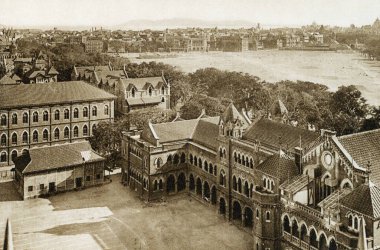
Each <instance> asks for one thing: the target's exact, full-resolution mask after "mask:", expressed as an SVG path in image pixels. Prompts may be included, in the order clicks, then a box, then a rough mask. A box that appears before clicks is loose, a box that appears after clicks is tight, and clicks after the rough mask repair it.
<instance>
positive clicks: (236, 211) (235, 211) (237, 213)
mask: <svg viewBox="0 0 380 250" xmlns="http://www.w3.org/2000/svg"><path fill="white" fill-rule="evenodd" d="M232 219H233V220H239V221H241V206H240V203H239V202H237V201H235V202H234V204H233V207H232Z"/></svg>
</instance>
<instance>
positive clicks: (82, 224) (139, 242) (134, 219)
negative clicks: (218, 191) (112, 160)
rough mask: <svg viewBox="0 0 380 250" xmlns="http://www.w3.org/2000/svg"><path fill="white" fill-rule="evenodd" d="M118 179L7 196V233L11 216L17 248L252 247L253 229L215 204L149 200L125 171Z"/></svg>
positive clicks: (1, 218) (1, 206)
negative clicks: (35, 195) (125, 179)
mask: <svg viewBox="0 0 380 250" xmlns="http://www.w3.org/2000/svg"><path fill="white" fill-rule="evenodd" d="M112 180H113V182H111V183H108V184H105V185H103V186H99V187H93V188H88V189H85V190H82V191H78V192H75V191H74V192H68V193H63V194H58V195H56V196H51V197H49V198H47V199H41V198H39V199H33V200H27V201H21V200H16V199H17V196H16V195H15V196H14V198H13V199H11V197H9V196H7V197H6V200H7V201H3V202H0V211H1V213H0V222H1V225H0V235H1V238H3V233H4V227H5V221H6V219H7V218H10V219H11V224H12V232H13V241H14V247H15V249H252V244H253V243H252V237H251V236H250V235H249V233H247V232H245V231H243V230H241V229H239V228H237V227H236V226H234V225H232V224H231V223H229V222H228V221H227V220H225V219H224V218H222V217H221V216H220V215H218V213H217V211H216V209H215V208H214V207H209V206H208V205H205V204H202V203H200V202H198V201H196V200H194V199H191V198H190V197H188V196H187V195H182V196H177V197H173V198H172V199H170V200H169V201H168V202H162V203H154V204H146V203H144V202H142V201H141V200H140V199H139V198H138V196H137V194H136V193H135V192H133V191H131V190H130V189H129V188H128V187H124V186H122V185H121V184H120V176H119V175H115V176H112ZM3 184H4V183H3ZM6 187H7V188H9V187H10V185H9V184H7V185H6ZM1 198H2V197H0V199H1ZM210 206H211V205H210ZM2 243H3V242H2V241H1V242H0V247H2V245H1V244H2Z"/></svg>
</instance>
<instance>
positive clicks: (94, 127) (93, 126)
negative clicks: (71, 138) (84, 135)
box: [92, 124, 96, 135]
mask: <svg viewBox="0 0 380 250" xmlns="http://www.w3.org/2000/svg"><path fill="white" fill-rule="evenodd" d="M95 130H96V124H94V125H92V135H94V132H95Z"/></svg>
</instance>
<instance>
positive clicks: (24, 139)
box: [22, 131, 29, 144]
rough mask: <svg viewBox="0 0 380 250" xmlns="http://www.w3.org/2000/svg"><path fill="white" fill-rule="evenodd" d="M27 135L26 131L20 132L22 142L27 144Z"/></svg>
mask: <svg viewBox="0 0 380 250" xmlns="http://www.w3.org/2000/svg"><path fill="white" fill-rule="evenodd" d="M28 137H29V135H28V132H26V131H25V132H24V133H22V143H24V144H28V142H29V138H28Z"/></svg>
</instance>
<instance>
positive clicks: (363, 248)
mask: <svg viewBox="0 0 380 250" xmlns="http://www.w3.org/2000/svg"><path fill="white" fill-rule="evenodd" d="M358 249H360V250H367V249H368V248H367V236H366V233H365V220H364V217H363V216H362V217H361V219H360V228H359V238H358Z"/></svg>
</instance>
